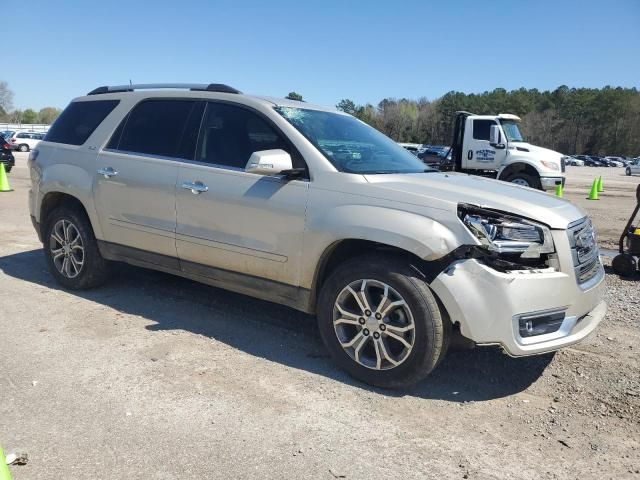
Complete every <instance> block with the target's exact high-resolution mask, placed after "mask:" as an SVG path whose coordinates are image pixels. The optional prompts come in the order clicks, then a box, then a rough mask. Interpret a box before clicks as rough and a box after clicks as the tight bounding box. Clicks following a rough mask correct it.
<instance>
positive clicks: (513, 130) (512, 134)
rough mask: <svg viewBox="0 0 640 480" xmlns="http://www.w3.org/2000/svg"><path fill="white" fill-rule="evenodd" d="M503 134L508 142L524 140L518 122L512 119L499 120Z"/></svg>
mask: <svg viewBox="0 0 640 480" xmlns="http://www.w3.org/2000/svg"><path fill="white" fill-rule="evenodd" d="M500 123H501V124H502V129H503V130H504V134H505V135H506V136H507V140H509V141H510V142H524V140H523V138H522V134H521V133H520V129H519V128H518V124H517V123H516V122H514V121H513V120H500Z"/></svg>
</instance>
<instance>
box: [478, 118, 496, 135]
mask: <svg viewBox="0 0 640 480" xmlns="http://www.w3.org/2000/svg"><path fill="white" fill-rule="evenodd" d="M491 125H496V122H494V121H493V120H474V121H473V138H474V139H475V140H489V138H490V136H489V132H491Z"/></svg>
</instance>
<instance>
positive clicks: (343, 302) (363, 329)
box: [333, 279, 415, 370]
mask: <svg viewBox="0 0 640 480" xmlns="http://www.w3.org/2000/svg"><path fill="white" fill-rule="evenodd" d="M333 327H334V330H335V333H336V336H337V337H338V341H339V342H340V345H341V346H342V348H343V349H344V351H345V352H346V353H347V354H348V355H349V356H350V357H351V358H352V359H353V360H355V361H356V362H357V363H358V364H360V365H362V366H364V367H367V368H370V369H373V370H389V369H391V368H395V367H397V366H398V365H400V364H402V363H403V362H404V361H405V360H406V359H407V358H408V357H409V354H410V353H411V351H412V350H413V347H414V344H415V322H414V319H413V315H412V313H411V310H410V309H409V306H408V304H407V302H406V301H405V299H404V298H403V297H402V295H400V294H399V293H398V292H397V291H396V290H395V289H393V288H392V287H391V286H389V285H387V284H386V283H384V282H381V281H378V280H373V279H362V280H356V281H354V282H351V283H350V284H349V285H347V286H346V287H345V288H343V289H342V291H341V292H340V293H339V294H338V296H337V298H336V301H335V303H334V308H333Z"/></svg>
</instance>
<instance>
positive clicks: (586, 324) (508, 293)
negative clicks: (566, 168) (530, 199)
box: [430, 231, 607, 356]
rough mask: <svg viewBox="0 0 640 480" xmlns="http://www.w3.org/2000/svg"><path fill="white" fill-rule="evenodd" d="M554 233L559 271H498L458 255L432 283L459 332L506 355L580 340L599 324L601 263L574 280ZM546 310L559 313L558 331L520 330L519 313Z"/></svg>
mask: <svg viewBox="0 0 640 480" xmlns="http://www.w3.org/2000/svg"><path fill="white" fill-rule="evenodd" d="M553 235H554V237H557V238H554V241H555V243H556V248H557V250H558V258H559V260H560V269H559V271H556V270H552V269H545V270H539V271H524V270H523V271H517V272H511V273H503V272H499V271H496V270H494V269H492V268H490V267H488V266H486V265H484V264H482V263H481V262H479V261H477V260H461V261H458V262H456V263H454V264H453V265H451V266H450V267H449V268H448V269H446V270H445V271H444V272H442V273H441V274H440V275H438V277H436V279H435V280H434V281H433V282H431V284H430V286H431V288H432V289H433V291H434V292H435V293H436V295H438V297H439V298H440V300H441V301H442V303H443V304H444V307H445V308H446V309H447V312H448V313H449V316H450V317H451V320H452V321H453V322H455V323H458V324H459V325H460V332H461V333H462V335H464V336H465V337H467V338H469V339H470V340H472V341H474V342H475V343H476V344H480V345H499V346H501V347H502V348H503V349H504V350H505V351H506V353H508V354H509V355H512V356H525V355H534V354H540V353H545V352H550V351H554V350H558V349H559V348H562V347H565V346H567V345H571V344H574V343H576V342H579V341H580V340H582V339H583V338H585V337H586V336H587V335H589V334H590V333H591V332H592V331H593V330H594V329H595V328H596V327H597V326H598V324H599V323H600V322H601V321H602V319H603V318H604V316H605V314H606V311H607V305H606V303H605V302H604V301H603V300H602V296H603V289H604V282H603V280H604V268H603V267H602V264H601V263H600V262H599V263H598V271H597V273H596V274H595V276H594V277H593V278H591V279H590V280H588V281H586V282H585V283H583V284H581V285H580V284H578V282H577V281H576V274H575V271H574V266H573V264H572V257H571V248H570V245H569V244H568V242H567V240H566V232H559V231H554V233H553ZM563 235H564V239H565V240H564V243H563V242H562V241H561V240H562V237H563ZM549 311H554V312H558V311H561V312H563V314H564V318H563V320H562V323H561V324H560V326H559V328H558V329H557V330H555V331H553V332H551V333H544V334H541V335H534V336H526V337H523V336H522V335H521V332H522V323H521V319H522V318H526V317H530V316H535V315H536V314H539V312H549Z"/></svg>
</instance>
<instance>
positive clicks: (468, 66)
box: [0, 0, 640, 110]
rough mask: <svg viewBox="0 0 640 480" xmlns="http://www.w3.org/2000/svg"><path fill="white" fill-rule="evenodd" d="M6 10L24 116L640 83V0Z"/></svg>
mask: <svg viewBox="0 0 640 480" xmlns="http://www.w3.org/2000/svg"><path fill="white" fill-rule="evenodd" d="M5 1H7V0H0V4H3V3H5ZM7 3H10V4H11V6H7V7H6V8H3V11H4V14H5V19H4V20H3V21H2V27H1V29H0V32H1V33H0V38H1V39H2V43H3V45H4V47H5V48H4V55H3V61H2V64H1V66H0V80H5V81H7V82H9V86H10V88H11V89H12V90H13V91H14V92H15V99H14V103H15V107H16V108H22V109H24V108H27V107H31V108H34V109H36V110H37V109H40V108H42V107H44V106H48V105H51V106H56V107H64V106H65V105H66V104H67V102H68V101H69V100H70V99H71V98H73V97H75V96H78V95H83V94H85V93H86V92H88V91H89V90H91V89H93V88H94V87H97V86H99V85H109V84H111V85H115V84H123V83H128V82H129V79H132V80H133V82H134V83H152V82H203V83H209V82H221V83H228V84H230V85H232V86H234V87H236V88H238V89H240V90H242V91H244V92H247V93H256V94H265V95H272V96H284V95H286V94H287V93H288V92H289V91H291V90H295V91H297V92H299V93H301V94H302V95H303V96H304V98H305V99H306V100H308V101H311V102H314V103H320V104H329V105H331V104H335V103H337V102H338V101H339V100H340V99H341V98H351V99H352V100H354V101H355V102H356V103H365V102H371V103H374V104H376V103H377V102H378V101H379V100H381V99H382V98H384V97H407V98H418V97H421V96H426V97H428V98H431V99H433V98H436V97H439V96H441V95H442V94H444V93H446V92H448V91H450V90H460V91H464V92H468V93H470V92H482V91H484V90H491V89H493V88H496V87H503V88H506V89H513V88H519V87H521V86H524V87H527V88H533V87H535V88H538V89H554V88H556V87H557V86H559V85H562V84H565V85H568V86H570V87H602V86H604V85H614V86H624V87H633V86H635V87H638V86H640V1H638V0H627V1H625V0H609V1H606V2H604V1H597V2H596V1H592V0H584V1H563V0H554V1H547V0H544V1H527V2H525V1H515V0H510V1H485V2H479V1H462V0H458V1H455V2H454V1H446V0H442V1H439V2H429V1H425V0H422V1H420V0H417V1H405V2H402V1H397V0H396V1H394V2H391V1H374V0H370V1H347V0H340V1H333V0H324V1H318V2H313V1H308V2H307V1H300V0H298V1H277V0H271V1H262V2H258V1H240V0H235V1H233V0H232V1H214V0H210V1H207V0H183V1H176V0H170V1H164V0H149V1H147V2H142V1H137V0H126V1H123V0H109V1H100V2H98V1H70V0H56V1H53V0H30V1H28V2H25V4H24V5H20V4H21V3H22V1H21V2H15V1H11V2H7ZM19 5H20V6H19Z"/></svg>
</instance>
